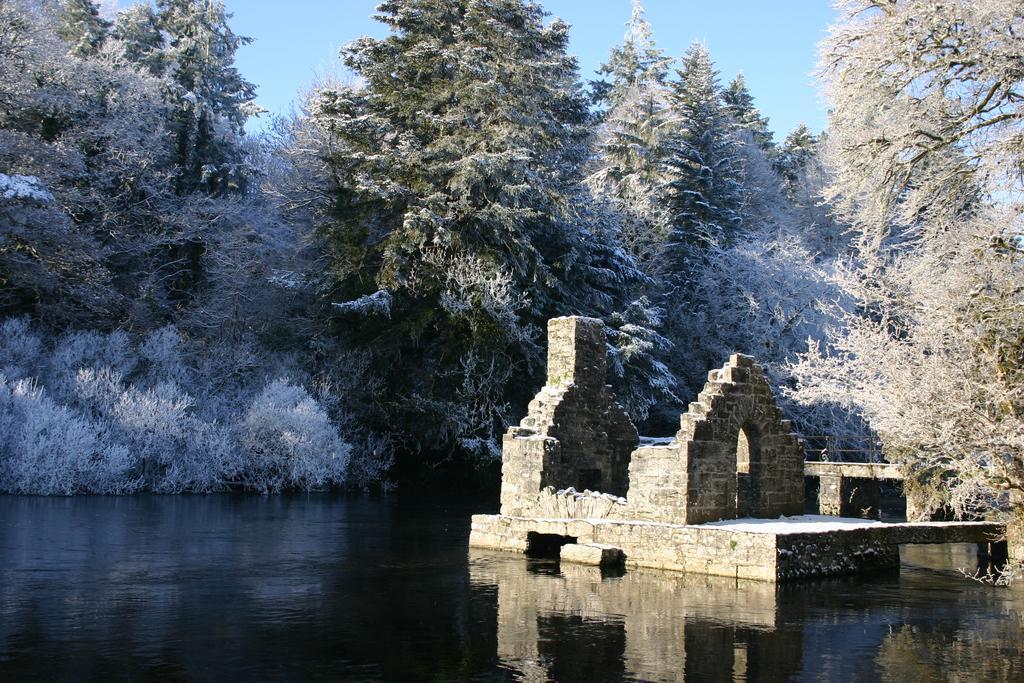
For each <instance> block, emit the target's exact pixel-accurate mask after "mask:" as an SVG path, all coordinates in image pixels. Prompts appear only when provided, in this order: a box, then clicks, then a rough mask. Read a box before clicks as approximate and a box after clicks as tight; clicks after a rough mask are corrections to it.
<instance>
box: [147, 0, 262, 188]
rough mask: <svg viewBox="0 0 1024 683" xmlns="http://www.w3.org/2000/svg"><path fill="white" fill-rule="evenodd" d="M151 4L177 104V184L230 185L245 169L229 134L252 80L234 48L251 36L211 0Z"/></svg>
mask: <svg viewBox="0 0 1024 683" xmlns="http://www.w3.org/2000/svg"><path fill="white" fill-rule="evenodd" d="M156 7H157V17H158V19H159V28H160V29H161V31H163V32H164V33H165V34H166V36H167V39H166V45H165V47H164V50H163V61H164V63H165V64H166V65H167V69H168V76H169V78H170V79H171V81H172V83H173V89H172V92H171V96H172V98H173V99H174V100H175V104H176V105H177V111H176V112H175V114H174V120H173V125H172V127H173V129H174V131H175V136H176V141H177V143H176V144H177V163H178V174H177V178H176V186H177V190H178V192H179V193H180V194H187V193H189V192H194V191H197V190H202V191H205V192H208V193H212V194H220V193H224V192H228V191H237V190H239V189H241V188H243V187H244V183H245V180H246V174H247V169H246V168H245V165H244V163H243V159H242V155H241V153H240V152H239V150H238V149H237V147H236V145H235V144H234V142H235V138H236V137H237V136H238V135H241V134H242V132H243V130H244V126H245V121H246V119H247V118H248V117H249V115H250V114H252V113H253V111H254V107H253V105H252V104H251V103H252V101H253V100H254V99H255V98H256V86H254V85H253V84H252V83H250V82H248V81H246V80H245V79H244V78H242V76H241V75H240V74H239V73H238V70H237V69H236V68H235V67H234V65H233V64H234V60H235V52H236V51H237V50H238V48H240V47H242V46H243V45H247V44H248V43H250V42H251V39H250V38H246V37H244V36H238V35H235V33H234V32H233V31H232V30H231V28H230V27H229V26H228V23H227V20H228V19H229V18H230V16H231V15H229V14H227V13H226V12H225V11H224V4H223V3H222V2H220V1H219V0H157V3H156Z"/></svg>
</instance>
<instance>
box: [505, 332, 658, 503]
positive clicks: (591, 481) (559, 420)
mask: <svg viewBox="0 0 1024 683" xmlns="http://www.w3.org/2000/svg"><path fill="white" fill-rule="evenodd" d="M606 348H607V347H606V342H605V333H604V324H603V323H602V322H601V321H600V320H596V319H594V318H581V317H568V318H553V319H551V320H549V321H548V381H547V385H546V386H545V387H544V388H543V389H541V390H540V392H539V393H538V394H537V396H536V397H535V398H534V399H533V401H531V402H530V407H529V412H528V413H527V415H526V417H525V418H523V420H522V422H521V423H520V424H519V426H518V427H512V428H511V429H509V431H508V433H507V434H506V435H505V437H504V440H503V443H502V467H501V513H502V514H504V515H526V514H537V513H542V512H545V507H550V506H551V505H557V503H554V502H552V501H550V500H548V499H550V497H551V496H550V491H545V490H546V489H548V487H551V490H564V489H570V488H571V489H573V490H576V491H583V490H585V489H589V490H591V491H601V492H603V493H606V494H608V495H607V496H606V498H605V500H612V501H614V500H615V499H617V497H620V496H624V495H625V494H626V489H627V487H628V481H627V478H626V477H627V472H628V468H629V454H630V452H631V451H632V450H633V449H634V448H636V446H637V444H638V443H639V441H640V437H639V436H638V435H637V431H636V427H634V426H633V423H632V422H630V420H629V417H628V416H627V415H626V413H625V411H624V410H623V409H622V408H621V407H620V406H619V404H617V403H616V402H615V397H614V395H613V394H612V392H611V388H610V387H608V386H606V385H605V377H606V374H607V368H606V358H607V352H606ZM545 501H547V503H545ZM568 502H569V501H568V500H567V501H566V504H568ZM573 502H575V499H573ZM574 507H575V505H574ZM581 511H582V510H581Z"/></svg>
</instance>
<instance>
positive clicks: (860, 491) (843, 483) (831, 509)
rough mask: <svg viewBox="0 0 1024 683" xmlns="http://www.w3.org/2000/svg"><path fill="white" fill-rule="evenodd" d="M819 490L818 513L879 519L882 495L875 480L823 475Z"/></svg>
mask: <svg viewBox="0 0 1024 683" xmlns="http://www.w3.org/2000/svg"><path fill="white" fill-rule="evenodd" d="M820 482H821V485H820V487H819V489H818V511H819V512H820V513H821V514H823V515H833V516H838V517H865V518H869V519H877V518H878V516H879V512H880V506H881V502H882V493H881V490H880V488H879V485H878V481H877V480H875V479H859V478H854V477H843V476H841V475H833V474H823V475H821V477H820Z"/></svg>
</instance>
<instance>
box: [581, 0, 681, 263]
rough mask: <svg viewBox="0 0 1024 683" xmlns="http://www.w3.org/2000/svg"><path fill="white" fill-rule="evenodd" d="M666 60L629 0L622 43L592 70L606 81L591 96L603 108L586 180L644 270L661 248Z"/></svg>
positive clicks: (636, 2)
mask: <svg viewBox="0 0 1024 683" xmlns="http://www.w3.org/2000/svg"><path fill="white" fill-rule="evenodd" d="M670 61H671V60H669V59H668V58H666V56H665V54H664V53H663V52H662V51H661V50H660V49H658V48H657V46H656V45H655V43H654V39H653V38H652V33H651V27H650V25H649V24H648V23H647V21H646V20H645V19H644V10H643V6H642V5H641V3H640V1H639V0H634V2H633V13H632V16H631V18H630V20H629V23H628V24H627V30H626V36H625V39H624V41H623V43H622V45H621V46H619V47H615V48H613V49H612V52H611V55H610V56H609V58H608V61H607V62H606V63H605V64H604V65H603V66H602V67H601V69H600V71H599V74H601V75H603V76H604V77H605V79H606V80H602V81H600V82H598V83H597V84H595V95H596V99H597V100H598V102H599V103H600V104H603V105H605V106H607V110H606V111H605V112H604V115H603V121H602V125H601V127H600V129H599V131H598V134H597V139H596V149H595V152H596V160H595V162H594V168H593V169H592V171H591V174H590V176H589V177H588V179H587V183H588V185H589V186H590V187H591V188H592V189H593V190H594V192H596V193H598V194H600V195H602V196H604V197H607V198H608V199H610V200H611V201H612V202H614V203H615V204H616V205H617V207H618V208H619V210H620V211H621V212H622V214H623V218H624V220H623V224H622V230H621V231H620V241H621V242H622V244H623V246H624V247H625V248H626V249H627V250H628V251H629V252H630V254H632V255H633V256H634V257H635V258H636V259H637V260H638V262H639V263H640V264H641V265H642V266H643V267H645V268H648V267H650V266H651V265H652V264H653V262H654V261H655V259H656V256H657V254H658V253H660V251H661V249H662V248H663V247H664V244H665V239H666V236H667V230H668V215H667V212H666V210H665V202H664V199H665V194H666V182H665V180H666V179H665V172H664V167H663V164H664V160H665V154H666V150H665V145H664V137H665V134H666V127H667V125H666V124H667V118H668V117H667V113H668V112H667V102H666V87H667V86H666V79H667V77H668V70H669V63H670Z"/></svg>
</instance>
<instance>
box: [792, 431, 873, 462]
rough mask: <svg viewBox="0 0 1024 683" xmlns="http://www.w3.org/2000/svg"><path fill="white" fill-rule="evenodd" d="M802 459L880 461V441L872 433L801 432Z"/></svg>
mask: <svg viewBox="0 0 1024 683" xmlns="http://www.w3.org/2000/svg"><path fill="white" fill-rule="evenodd" d="M799 439H800V444H801V446H803V449H804V460H810V461H812V462H814V461H820V462H882V441H881V439H879V438H878V437H877V436H874V435H872V434H806V435H805V434H801V435H800V436H799Z"/></svg>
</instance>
